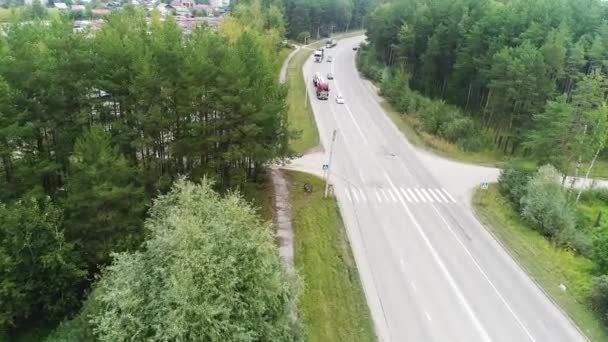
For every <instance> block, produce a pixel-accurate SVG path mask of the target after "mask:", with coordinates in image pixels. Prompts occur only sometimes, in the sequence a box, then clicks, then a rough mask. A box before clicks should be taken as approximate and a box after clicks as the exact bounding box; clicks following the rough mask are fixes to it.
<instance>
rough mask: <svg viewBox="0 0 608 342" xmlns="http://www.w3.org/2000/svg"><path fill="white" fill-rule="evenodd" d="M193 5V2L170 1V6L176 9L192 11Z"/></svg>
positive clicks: (184, 0) (183, 0) (185, 0)
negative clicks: (182, 8)
mask: <svg viewBox="0 0 608 342" xmlns="http://www.w3.org/2000/svg"><path fill="white" fill-rule="evenodd" d="M194 5H195V2H194V1H193V0H173V1H171V6H173V7H175V8H178V7H185V8H188V9H193V8H194Z"/></svg>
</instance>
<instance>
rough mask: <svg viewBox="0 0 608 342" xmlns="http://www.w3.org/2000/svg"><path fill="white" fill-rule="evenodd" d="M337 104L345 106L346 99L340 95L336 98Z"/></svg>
mask: <svg viewBox="0 0 608 342" xmlns="http://www.w3.org/2000/svg"><path fill="white" fill-rule="evenodd" d="M336 103H337V104H344V97H342V95H340V94H338V96H336Z"/></svg>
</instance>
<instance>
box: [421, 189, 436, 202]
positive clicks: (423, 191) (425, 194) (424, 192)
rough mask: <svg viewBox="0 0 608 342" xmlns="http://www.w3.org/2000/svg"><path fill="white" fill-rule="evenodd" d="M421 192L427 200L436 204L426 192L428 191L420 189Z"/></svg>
mask: <svg viewBox="0 0 608 342" xmlns="http://www.w3.org/2000/svg"><path fill="white" fill-rule="evenodd" d="M420 191H422V193H423V194H424V196H426V198H428V199H429V202H431V203H432V202H434V200H433V198H432V197H431V196H430V195H429V193H428V192H426V190H424V189H420Z"/></svg>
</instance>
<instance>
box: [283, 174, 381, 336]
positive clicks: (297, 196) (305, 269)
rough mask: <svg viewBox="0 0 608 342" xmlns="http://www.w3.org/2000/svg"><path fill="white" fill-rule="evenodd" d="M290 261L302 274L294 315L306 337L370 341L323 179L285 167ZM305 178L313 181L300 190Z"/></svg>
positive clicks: (352, 268)
mask: <svg viewBox="0 0 608 342" xmlns="http://www.w3.org/2000/svg"><path fill="white" fill-rule="evenodd" d="M288 178H289V181H290V197H291V205H292V210H293V215H294V216H293V226H294V230H295V263H296V268H297V270H298V273H299V274H300V276H301V277H302V279H303V283H304V289H303V294H302V297H301V300H300V314H301V316H302V320H303V322H304V326H305V331H306V337H307V338H306V340H307V341H310V342H346V341H348V342H363V341H375V340H376V337H375V334H374V329H373V324H372V321H371V318H370V313H369V309H368V307H367V303H366V301H365V296H364V294H363V290H362V288H361V284H360V280H359V275H358V272H357V267H356V265H355V262H354V260H353V257H352V253H351V250H350V245H349V242H348V239H347V237H346V234H345V231H344V224H343V223H342V219H341V217H340V213H339V211H338V206H337V204H336V201H335V199H334V198H328V199H325V198H323V181H322V180H321V179H319V178H317V177H314V176H310V175H306V174H303V173H298V172H289V173H288ZM305 182H308V183H311V184H312V185H313V188H314V191H313V192H312V193H305V192H304V191H303V189H302V188H303V185H304V183H305Z"/></svg>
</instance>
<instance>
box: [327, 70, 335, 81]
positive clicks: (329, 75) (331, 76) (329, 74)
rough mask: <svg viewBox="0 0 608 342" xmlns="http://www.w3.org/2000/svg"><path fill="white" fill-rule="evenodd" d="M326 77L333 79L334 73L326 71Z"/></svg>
mask: <svg viewBox="0 0 608 342" xmlns="http://www.w3.org/2000/svg"><path fill="white" fill-rule="evenodd" d="M327 79H328V80H333V79H334V74H332V73H331V72H328V73H327Z"/></svg>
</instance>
